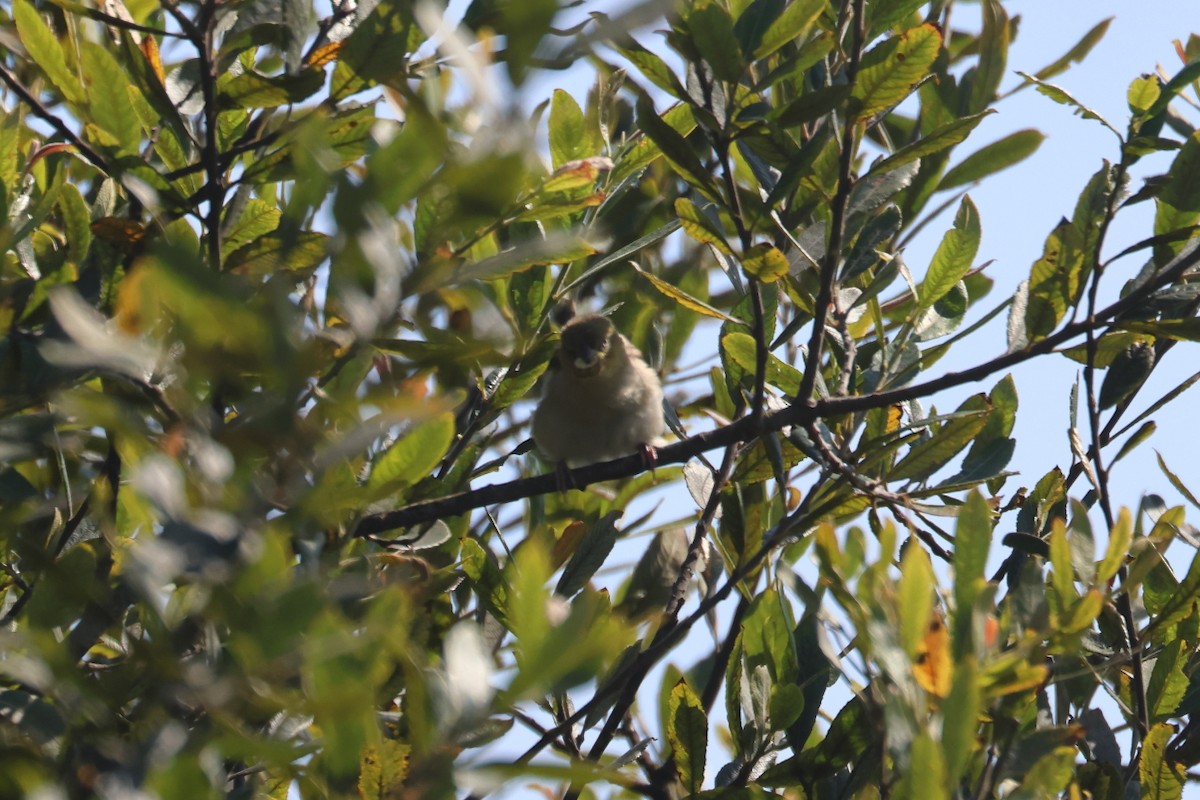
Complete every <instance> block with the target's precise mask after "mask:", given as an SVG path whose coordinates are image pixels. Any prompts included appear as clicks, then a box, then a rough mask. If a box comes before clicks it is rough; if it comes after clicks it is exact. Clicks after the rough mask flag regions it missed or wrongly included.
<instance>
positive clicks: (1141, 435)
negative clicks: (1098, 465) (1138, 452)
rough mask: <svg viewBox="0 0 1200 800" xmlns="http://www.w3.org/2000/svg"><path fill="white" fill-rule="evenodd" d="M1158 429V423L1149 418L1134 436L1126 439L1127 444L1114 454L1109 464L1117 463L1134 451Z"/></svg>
mask: <svg viewBox="0 0 1200 800" xmlns="http://www.w3.org/2000/svg"><path fill="white" fill-rule="evenodd" d="M1157 430H1158V425H1156V424H1155V423H1154V420H1147V421H1146V422H1144V423H1142V427H1140V428H1138V429H1137V431H1136V432H1135V433H1134V434H1133V435H1132V436H1130V437H1129V438H1128V439H1126V440H1125V444H1123V445H1121V449H1120V450H1118V451H1117V454H1116V455H1115V456H1113V458H1112V461H1110V462H1109V464H1115V463H1117V462H1118V461H1120V460H1121V459H1122V458H1124V457H1125V456H1127V455H1129V454H1130V453H1132V452H1133V451H1134V449H1135V448H1137V446H1138V445H1140V444H1143V443H1144V442H1145V441H1146V440H1147V439H1149V438H1150V437H1152V436H1153V435H1154V433H1155V431H1157Z"/></svg>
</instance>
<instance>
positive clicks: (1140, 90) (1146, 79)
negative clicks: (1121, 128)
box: [1125, 75, 1162, 116]
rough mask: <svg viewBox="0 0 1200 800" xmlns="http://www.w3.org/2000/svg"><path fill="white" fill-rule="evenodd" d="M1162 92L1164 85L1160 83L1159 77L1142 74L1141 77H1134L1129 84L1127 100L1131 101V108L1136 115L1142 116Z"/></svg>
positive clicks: (1126, 93) (1126, 94)
mask: <svg viewBox="0 0 1200 800" xmlns="http://www.w3.org/2000/svg"><path fill="white" fill-rule="evenodd" d="M1160 94H1162V87H1161V86H1160V85H1159V82H1158V77H1157V76H1156V75H1142V76H1141V77H1140V78H1134V80H1133V83H1131V84H1129V90H1128V91H1126V92H1125V100H1126V102H1128V103H1129V110H1130V111H1131V112H1132V113H1133V114H1134V115H1136V116H1141V115H1142V114H1145V113H1146V111H1148V110H1149V109H1150V107H1151V106H1153V105H1154V103H1155V101H1156V100H1158V96H1159V95H1160Z"/></svg>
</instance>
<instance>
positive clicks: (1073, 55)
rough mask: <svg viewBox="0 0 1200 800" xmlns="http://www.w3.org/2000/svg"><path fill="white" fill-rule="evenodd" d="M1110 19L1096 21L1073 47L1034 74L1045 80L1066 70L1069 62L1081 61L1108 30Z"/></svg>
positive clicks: (1069, 64)
mask: <svg viewBox="0 0 1200 800" xmlns="http://www.w3.org/2000/svg"><path fill="white" fill-rule="evenodd" d="M1112 21H1113V18H1112V17H1106V18H1105V19H1102V20H1100V21H1099V22H1097V23H1096V24H1095V25H1093V26H1092V27H1091V29H1090V30H1089V31H1088V32H1087V33H1085V34H1084V35H1083V37H1082V38H1081V39H1080V40H1079V41H1078V42H1076V43H1075V45H1074V47H1072V48H1071V49H1070V50H1068V51H1067V52H1066V53H1064V54H1063V55H1062V56H1061V57H1060V58H1057V59H1055V60H1054V61H1052V62H1050V63H1049V64H1047V65H1046V66H1044V67H1042V68H1041V69H1039V70H1038V71H1037V72H1035V73H1034V75H1035V76H1036V77H1037V78H1040V79H1041V80H1046V79H1047V78H1053V77H1054V76H1055V75H1058V74H1060V73H1063V72H1066V71H1067V68H1068V67H1070V66H1071V64H1078V63H1080V62H1081V61H1083V59H1085V58H1087V54H1088V53H1090V52H1092V48H1093V47H1095V46H1096V45H1097V44H1098V43H1099V41H1100V40H1101V39H1103V38H1104V34H1105V33H1106V32H1107V31H1108V26H1109V24H1110V23H1112Z"/></svg>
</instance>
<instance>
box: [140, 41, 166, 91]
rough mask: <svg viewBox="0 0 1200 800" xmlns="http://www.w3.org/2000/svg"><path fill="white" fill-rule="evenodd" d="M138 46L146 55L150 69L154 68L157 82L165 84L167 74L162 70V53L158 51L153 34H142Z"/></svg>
mask: <svg viewBox="0 0 1200 800" xmlns="http://www.w3.org/2000/svg"><path fill="white" fill-rule="evenodd" d="M138 48H139V49H140V50H141V51H142V55H144V56H145V57H146V63H148V64H149V65H150V69H152V70H154V74H155V75H156V76H157V77H158V82H159V83H161V84H163V85H164V86H165V85H166V82H167V74H166V73H165V72H164V71H163V63H162V54H161V53H159V51H158V41H157V40H156V39H155V38H154V37H153V36H143V37H142V41H141V42H140V43H139V44H138Z"/></svg>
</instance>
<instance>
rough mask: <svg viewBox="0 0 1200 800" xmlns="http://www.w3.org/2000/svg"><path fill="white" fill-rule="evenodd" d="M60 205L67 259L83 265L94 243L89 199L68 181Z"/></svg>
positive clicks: (63, 189) (59, 200)
mask: <svg viewBox="0 0 1200 800" xmlns="http://www.w3.org/2000/svg"><path fill="white" fill-rule="evenodd" d="M0 193H2V192H0ZM58 207H59V209H60V210H61V211H62V216H63V227H64V228H65V229H66V230H65V231H64V233H65V234H66V238H67V260H68V261H70V262H71V263H72V264H75V265H76V266H79V265H82V264H83V262H84V259H85V258H87V253H88V248H89V247H91V244H92V225H91V223H92V217H91V211H90V210H89V208H88V205H87V201H86V200H84V199H83V195H82V194H80V192H79V188H78V187H77V186H75V184H74V183H67V184H64V185H63V188H62V193H61V194H60V195H59V197H58Z"/></svg>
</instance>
